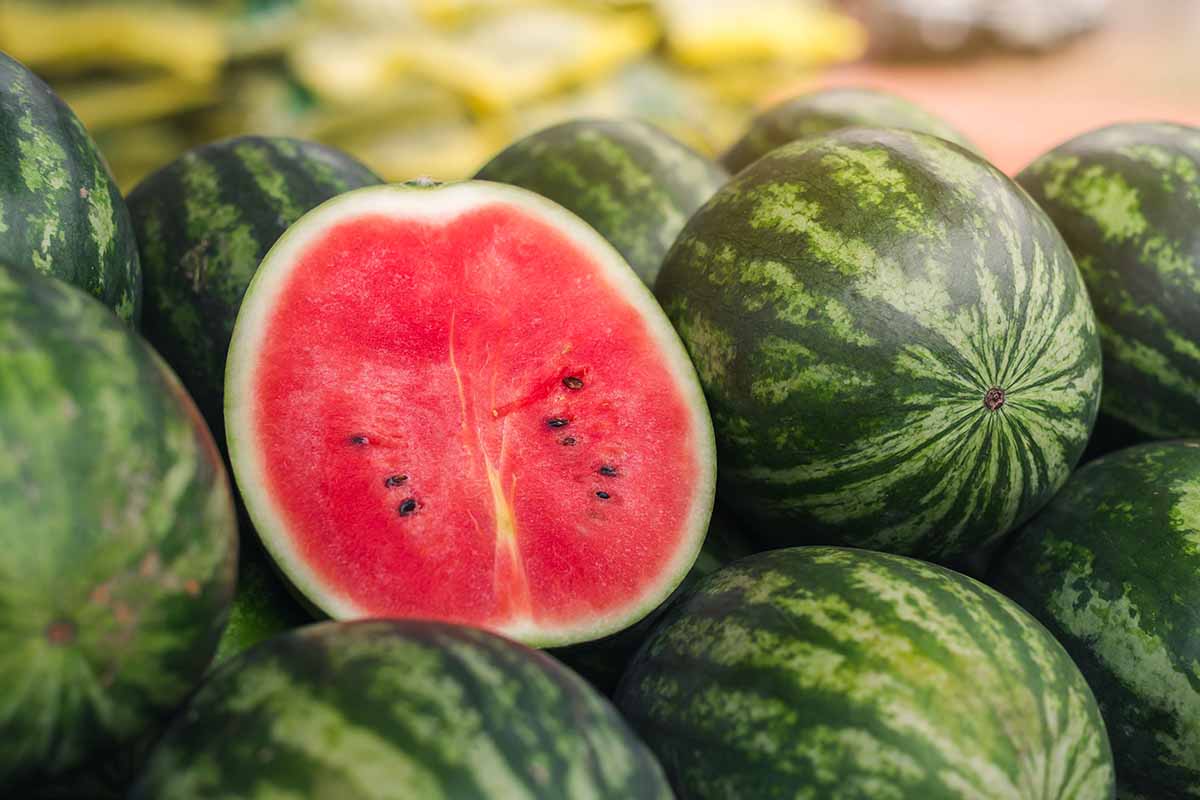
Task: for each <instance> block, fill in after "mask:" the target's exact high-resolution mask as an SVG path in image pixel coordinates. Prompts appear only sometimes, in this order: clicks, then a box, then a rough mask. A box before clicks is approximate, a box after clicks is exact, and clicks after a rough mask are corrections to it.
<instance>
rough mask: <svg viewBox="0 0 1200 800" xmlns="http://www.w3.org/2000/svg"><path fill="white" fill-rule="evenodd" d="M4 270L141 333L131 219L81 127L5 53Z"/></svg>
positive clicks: (0, 156) (1, 67)
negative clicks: (111, 314)
mask: <svg viewBox="0 0 1200 800" xmlns="http://www.w3.org/2000/svg"><path fill="white" fill-rule="evenodd" d="M0 262H2V263H4V264H7V265H9V266H11V267H21V268H26V269H34V270H37V271H38V272H42V273H45V274H47V275H53V276H54V277H56V278H60V279H62V280H64V281H66V282H67V283H70V284H73V285H75V286H78V287H79V288H80V289H83V290H84V291H86V292H88V293H89V294H91V295H92V296H94V297H96V298H97V299H99V300H100V301H101V302H103V303H104V304H105V305H107V306H109V307H110V308H112V309H114V310H115V311H116V312H117V315H118V316H119V317H121V319H123V320H126V321H127V322H129V323H131V324H135V325H136V324H137V322H138V320H139V319H140V318H141V313H142V273H141V269H140V268H139V266H138V253H137V243H136V242H135V241H134V237H133V229H132V226H131V225H130V222H129V211H128V209H127V208H126V207H125V202H124V201H123V200H122V199H121V193H120V191H119V190H118V189H117V185H116V183H115V182H114V181H113V178H112V174H111V173H110V172H109V170H108V166H107V165H106V164H105V163H104V158H103V157H102V156H101V155H100V151H99V150H98V149H96V144H95V142H93V141H92V138H91V136H89V135H88V132H87V130H85V129H84V127H83V123H81V122H80V121H79V118H78V117H76V116H75V114H74V113H72V111H71V109H69V108H67V106H66V104H65V103H63V101H62V100H60V99H59V98H58V96H57V95H55V94H54V92H53V91H51V89H50V87H49V86H47V85H46V84H45V83H43V82H42V81H41V79H39V78H38V77H37V76H36V75H34V74H33V73H32V72H30V71H29V70H28V69H26V68H25V67H24V66H22V65H21V64H20V63H18V62H17V61H14V60H13V59H11V58H9V57H8V56H6V55H5V54H4V53H3V52H0Z"/></svg>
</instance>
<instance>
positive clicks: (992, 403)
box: [983, 386, 1004, 411]
mask: <svg viewBox="0 0 1200 800" xmlns="http://www.w3.org/2000/svg"><path fill="white" fill-rule="evenodd" d="M983 404H984V406H986V407H987V410H988V411H995V410H996V409H998V408H999V407H1000V406H1002V405H1004V390H1003V389H1001V388H1000V387H999V386H993V387H992V388H990V389H988V390H987V394H985V395H984V396H983Z"/></svg>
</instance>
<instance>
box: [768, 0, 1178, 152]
mask: <svg viewBox="0 0 1200 800" xmlns="http://www.w3.org/2000/svg"><path fill="white" fill-rule="evenodd" d="M1109 16H1110V20H1109V23H1108V25H1107V26H1106V27H1105V28H1104V29H1103V30H1101V31H1098V32H1096V33H1093V34H1090V35H1088V36H1086V37H1083V38H1081V39H1079V40H1078V41H1075V42H1074V43H1072V44H1070V45H1068V46H1066V47H1064V48H1062V49H1059V50H1056V51H1054V52H1052V53H1049V54H1046V55H1041V56H1028V55H1025V56H1022V55H1007V54H999V55H989V56H984V57H979V58H976V59H969V60H965V61H948V62H929V63H898V64H886V63H879V64H871V63H862V64H854V65H850V66H847V67H844V68H841V69H838V70H834V71H832V72H830V73H828V74H827V75H825V76H824V77H823V78H822V79H821V81H820V83H821V84H822V85H843V84H856V85H869V86H875V87H878V88H882V89H888V90H892V91H895V92H897V93H899V94H902V95H904V96H906V97H908V98H909V99H911V100H914V101H916V102H918V103H920V104H922V105H924V106H925V107H927V108H928V109H929V110H931V111H934V112H937V113H939V114H941V115H942V116H944V117H945V118H946V119H948V120H950V121H951V122H953V123H954V124H955V125H957V126H958V127H959V128H960V129H961V130H962V131H963V132H964V133H966V134H967V135H968V136H969V137H970V138H971V139H972V140H973V141H975V142H976V143H977V144H978V145H979V147H980V148H981V149H982V150H983V151H984V152H985V153H987V154H988V156H989V157H990V158H991V159H992V161H994V162H995V163H996V165H997V166H999V167H1000V168H1001V169H1003V170H1005V171H1007V172H1010V173H1012V172H1017V171H1019V170H1020V169H1021V168H1022V167H1024V166H1025V165H1026V164H1028V163H1029V162H1030V161H1032V160H1033V159H1034V158H1035V157H1037V156H1038V155H1040V154H1041V153H1042V152H1044V151H1045V150H1047V149H1049V148H1050V147H1053V146H1054V145H1056V144H1058V143H1059V142H1062V141H1063V140H1065V139H1068V138H1070V137H1072V136H1074V135H1076V134H1078V133H1081V132H1083V131H1085V130H1088V129H1090V128H1095V127H1098V126H1101V125H1105V124H1108V123H1112V122H1118V121H1123V120H1148V119H1159V120H1171V121H1175V122H1182V123H1188V124H1192V125H1200V2H1194V0H1128V1H1127V2H1116V3H1114V4H1113V8H1112V11H1111V13H1110V15H1109ZM795 90H796V87H791V91H789V92H784V93H783V94H785V95H786V94H789V93H794V92H795ZM774 99H779V95H777V96H776V97H775V98H774Z"/></svg>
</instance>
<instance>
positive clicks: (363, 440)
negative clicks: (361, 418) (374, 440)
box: [350, 433, 371, 447]
mask: <svg viewBox="0 0 1200 800" xmlns="http://www.w3.org/2000/svg"><path fill="white" fill-rule="evenodd" d="M370 443H371V440H370V439H368V438H367V437H366V436H365V435H363V434H361V433H356V434H354V435H353V436H351V437H350V444H352V445H355V446H356V447H362V446H363V445H364V444H370Z"/></svg>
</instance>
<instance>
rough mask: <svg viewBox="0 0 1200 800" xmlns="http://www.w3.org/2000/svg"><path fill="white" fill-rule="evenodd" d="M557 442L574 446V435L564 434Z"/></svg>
mask: <svg viewBox="0 0 1200 800" xmlns="http://www.w3.org/2000/svg"><path fill="white" fill-rule="evenodd" d="M559 444H565V445H566V446H567V447H574V446H575V437H574V436H565V437H563V438H562V439H560V440H559Z"/></svg>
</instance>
